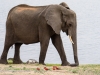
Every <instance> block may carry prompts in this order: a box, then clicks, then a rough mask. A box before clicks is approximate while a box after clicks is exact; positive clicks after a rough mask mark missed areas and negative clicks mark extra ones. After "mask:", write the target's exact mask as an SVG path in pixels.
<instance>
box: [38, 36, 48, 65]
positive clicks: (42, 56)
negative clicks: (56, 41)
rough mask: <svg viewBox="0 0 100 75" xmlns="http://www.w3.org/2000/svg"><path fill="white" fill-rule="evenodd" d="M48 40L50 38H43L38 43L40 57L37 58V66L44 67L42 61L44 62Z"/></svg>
mask: <svg viewBox="0 0 100 75" xmlns="http://www.w3.org/2000/svg"><path fill="white" fill-rule="evenodd" d="M43 37H44V36H43ZM49 40H50V37H48V36H46V37H45V38H43V39H42V40H41V41H40V45H41V51H40V57H39V64H43V65H45V63H44V60H45V57H46V52H47V48H48V44H49Z"/></svg>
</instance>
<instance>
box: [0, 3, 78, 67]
mask: <svg viewBox="0 0 100 75" xmlns="http://www.w3.org/2000/svg"><path fill="white" fill-rule="evenodd" d="M65 7H66V6H63V5H61V4H60V5H57V4H55V5H47V6H29V5H24V4H22V5H18V6H15V7H13V8H12V9H11V10H10V11H9V13H8V17H7V21H6V36H5V44H4V50H3V52H2V55H1V58H0V63H2V64H7V63H8V62H7V54H8V51H9V48H10V47H11V46H12V45H15V54H14V59H13V63H22V61H21V59H20V47H21V45H22V44H33V43H38V42H40V56H39V64H45V63H44V61H45V57H46V52H47V48H48V45H49V41H50V39H51V40H52V44H53V45H54V47H55V48H56V49H57V51H58V53H59V56H60V59H61V61H62V63H61V65H62V66H67V65H69V66H78V65H79V61H78V55H77V20H76V13H75V12H74V11H73V10H71V9H70V10H69V9H68V8H67V9H66V8H65ZM61 30H62V31H63V32H65V33H66V35H67V36H69V38H70V40H71V42H72V46H73V52H74V61H75V64H70V63H69V62H68V61H67V58H66V54H65V51H64V47H63V43H62V39H61V34H60V32H61Z"/></svg>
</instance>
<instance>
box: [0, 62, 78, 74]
mask: <svg viewBox="0 0 100 75" xmlns="http://www.w3.org/2000/svg"><path fill="white" fill-rule="evenodd" d="M44 67H46V68H48V69H49V70H45V69H44ZM37 68H39V69H40V70H37ZM58 68H59V69H60V70H53V66H43V65H39V66H36V65H32V64H19V65H18V64H15V65H13V64H11V65H3V64H0V75H78V74H76V73H70V72H67V70H66V69H68V68H70V67H62V66H58Z"/></svg>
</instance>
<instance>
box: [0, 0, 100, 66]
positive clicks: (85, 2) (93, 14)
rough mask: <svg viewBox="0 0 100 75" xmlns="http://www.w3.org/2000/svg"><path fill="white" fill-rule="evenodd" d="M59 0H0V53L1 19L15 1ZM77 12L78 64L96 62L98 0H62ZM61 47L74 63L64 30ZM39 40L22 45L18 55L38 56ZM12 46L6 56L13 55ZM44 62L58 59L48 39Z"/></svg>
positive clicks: (49, 0) (53, 0)
mask: <svg viewBox="0 0 100 75" xmlns="http://www.w3.org/2000/svg"><path fill="white" fill-rule="evenodd" d="M62 1H63V0H45V1H42V0H41V1H40V0H34V1H33V0H28V1H26V0H7V1H6V0H0V55H1V53H2V51H3V46H4V39H5V22H6V18H7V14H8V12H9V10H10V9H11V8H12V7H14V6H16V5H18V4H29V5H35V6H36V5H37V6H38V5H48V4H59V3H61V2H62ZM66 3H67V4H68V5H69V7H70V8H71V9H73V10H74V11H75V12H76V14H77V24H78V28H77V29H78V30H77V31H78V33H77V35H78V37H77V38H78V57H79V62H80V64H100V0H76V1H75V0H66ZM61 37H62V40H63V45H64V49H65V52H66V55H67V58H68V61H69V62H70V63H74V59H73V51H72V46H71V43H70V41H69V39H68V37H67V36H66V35H65V33H62V32H61ZM39 53H40V43H37V44H30V45H22V47H21V54H20V56H21V59H22V60H23V61H27V60H28V59H32V58H33V59H36V60H38V59H39ZM13 55H14V47H13V48H10V50H9V53H8V58H10V57H13ZM45 62H46V63H61V60H60V58H59V55H58V53H57V51H56V49H55V48H54V46H53V45H52V43H51V41H50V44H49V47H48V51H47V55H46V59H45Z"/></svg>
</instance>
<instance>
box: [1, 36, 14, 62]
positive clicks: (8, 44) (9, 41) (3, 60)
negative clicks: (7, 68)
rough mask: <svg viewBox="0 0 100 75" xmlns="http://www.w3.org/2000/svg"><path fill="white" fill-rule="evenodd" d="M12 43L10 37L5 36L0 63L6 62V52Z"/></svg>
mask: <svg viewBox="0 0 100 75" xmlns="http://www.w3.org/2000/svg"><path fill="white" fill-rule="evenodd" d="M13 43H14V41H13V39H12V37H10V36H6V39H5V44H4V50H3V53H2V55H1V58H0V63H2V64H7V63H8V62H7V54H8V51H9V48H10V47H11V46H12V45H13Z"/></svg>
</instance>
